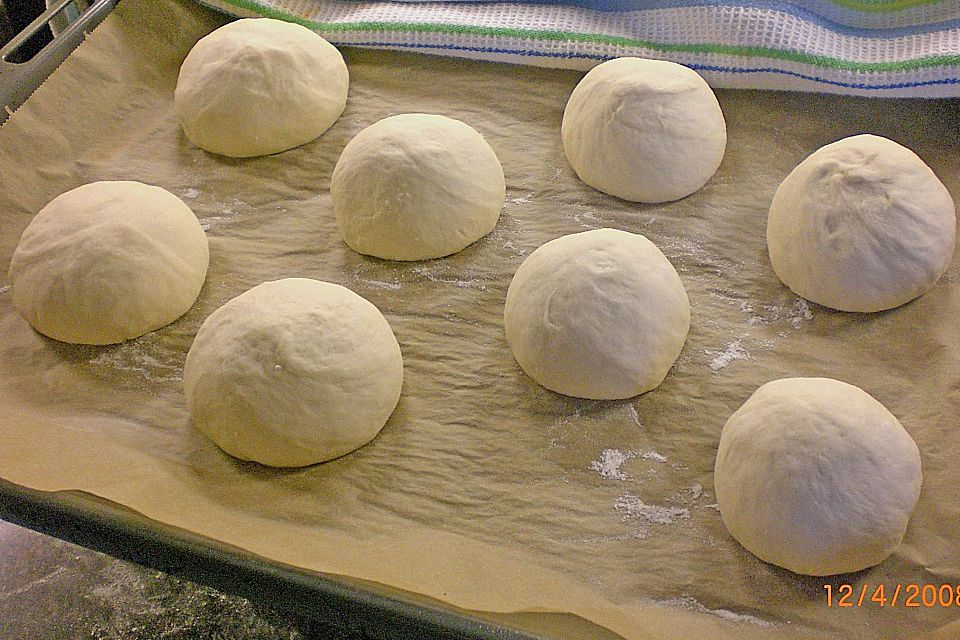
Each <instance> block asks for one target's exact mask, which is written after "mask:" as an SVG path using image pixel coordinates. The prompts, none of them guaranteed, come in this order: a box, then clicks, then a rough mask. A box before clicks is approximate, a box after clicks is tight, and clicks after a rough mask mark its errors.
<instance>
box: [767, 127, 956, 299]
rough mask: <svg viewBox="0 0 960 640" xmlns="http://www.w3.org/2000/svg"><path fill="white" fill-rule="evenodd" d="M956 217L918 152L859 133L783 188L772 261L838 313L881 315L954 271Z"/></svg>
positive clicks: (802, 290)
mask: <svg viewBox="0 0 960 640" xmlns="http://www.w3.org/2000/svg"><path fill="white" fill-rule="evenodd" d="M955 244H956V217H955V213H954V207H953V200H952V199H951V197H950V193H949V192H948V191H947V189H946V187H944V186H943V184H941V182H940V181H939V180H938V179H937V176H936V175H934V173H933V171H931V170H930V168H929V167H928V166H927V165H926V164H924V163H923V160H921V159H920V158H918V157H917V156H916V154H914V153H913V152H912V151H910V150H909V149H907V148H906V147H902V146H900V145H899V144H897V143H896V142H893V141H892V140H887V139H886V138H880V137H878V136H870V135H861V136H854V137H852V138H845V139H843V140H840V141H839V142H834V143H833V144H828V145H827V146H825V147H822V148H820V149H818V150H817V151H815V152H814V153H813V154H812V155H810V156H809V157H808V158H806V159H805V160H804V161H803V162H801V163H800V164H799V165H797V167H796V168H795V169H794V170H793V171H792V172H791V173H790V175H788V176H787V178H786V179H785V180H784V181H783V183H782V184H781V185H780V188H779V189H777V193H776V195H775V196H774V197H773V203H772V204H771V205H770V216H769V218H768V219H767V247H768V249H769V251H770V262H771V263H773V270H774V271H775V272H776V274H777V276H778V277H779V278H780V280H781V281H782V282H783V283H784V284H785V285H787V286H788V287H790V289H791V290H793V292H794V293H796V294H797V295H799V296H802V297H804V298H806V299H808V300H812V301H813V302H816V303H817V304H822V305H824V306H827V307H831V308H833V309H839V310H841V311H881V310H883V309H890V308H892V307H897V306H899V305H901V304H904V303H905V302H909V301H910V300H913V299H914V298H916V297H917V296H919V295H922V294H923V293H925V292H927V291H929V290H930V289H931V288H932V287H933V285H934V284H935V283H936V282H937V280H939V279H940V276H941V275H943V272H944V271H946V270H947V267H948V266H949V265H950V260H951V257H952V256H953V249H954V245H955Z"/></svg>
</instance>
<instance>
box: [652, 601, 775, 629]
mask: <svg viewBox="0 0 960 640" xmlns="http://www.w3.org/2000/svg"><path fill="white" fill-rule="evenodd" d="M656 603H657V604H659V605H662V606H667V607H678V608H681V609H687V610H689V611H696V612H698V613H708V614H710V615H712V616H717V617H718V618H723V619H724V620H727V621H729V622H737V623H741V624H754V625H757V626H758V627H772V626H773V623H772V622H768V621H766V620H763V619H761V618H758V617H756V616H751V615H747V614H744V613H734V612H733V611H729V610H727V609H709V608H707V607H705V606H704V605H702V604H700V603H699V602H697V600H696V598H694V597H692V596H682V597H680V598H674V599H672V600H657V601H656Z"/></svg>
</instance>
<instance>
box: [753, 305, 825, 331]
mask: <svg viewBox="0 0 960 640" xmlns="http://www.w3.org/2000/svg"><path fill="white" fill-rule="evenodd" d="M740 311H741V313H745V314H747V315H748V316H749V317H748V318H747V324H749V325H752V326H763V325H768V324H773V323H775V322H781V321H783V322H787V323H788V324H789V325H790V326H791V327H793V328H794V329H799V328H800V327H801V326H802V325H803V323H804V322H809V321H811V320H813V311H812V310H811V309H810V303H808V302H807V301H806V300H804V299H803V298H799V297H798V298H794V300H793V302H792V303H791V304H789V305H777V304H758V303H753V302H750V301H748V300H743V301H741V302H740Z"/></svg>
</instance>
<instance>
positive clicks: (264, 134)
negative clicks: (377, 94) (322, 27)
mask: <svg viewBox="0 0 960 640" xmlns="http://www.w3.org/2000/svg"><path fill="white" fill-rule="evenodd" d="M348 84H349V74H348V72H347V66H346V65H345V64H344V62H343V57H342V56H341V55H340V52H339V51H337V49H336V47H334V46H333V45H331V44H330V43H329V42H327V41H326V40H324V39H323V38H322V37H320V36H319V35H318V34H316V33H314V32H313V31H311V30H309V29H307V28H306V27H303V26H301V25H298V24H293V23H290V22H284V21H282V20H273V19H270V18H243V19H241V20H236V21H234V22H231V23H229V24H227V25H224V26H222V27H220V28H219V29H217V30H216V31H214V32H213V33H211V34H209V35H207V36H205V37H203V38H201V39H200V41H199V42H197V44H196V45H194V47H193V49H191V50H190V53H189V54H187V57H186V59H184V61H183V65H182V66H181V67H180V75H179V76H178V78H177V88H176V91H175V92H174V108H175V110H176V113H177V118H179V120H180V124H181V126H182V127H183V131H184V133H185V134H186V135H187V138H188V139H189V140H190V142H192V143H193V144H195V145H196V146H198V147H200V148H201V149H205V150H207V151H210V152H211V153H217V154H220V155H224V156H232V157H236V158H246V157H250V156H262V155H268V154H271V153H278V152H280V151H285V150H287V149H292V148H293V147H297V146H299V145H301V144H305V143H307V142H310V141H311V140H313V139H314V138H316V137H317V136H319V135H320V134H322V133H323V132H324V131H326V130H327V129H329V128H330V127H331V126H332V125H333V123H334V122H336V121H337V118H339V117H340V114H341V113H343V109H344V107H345V106H346V104H347V86H348Z"/></svg>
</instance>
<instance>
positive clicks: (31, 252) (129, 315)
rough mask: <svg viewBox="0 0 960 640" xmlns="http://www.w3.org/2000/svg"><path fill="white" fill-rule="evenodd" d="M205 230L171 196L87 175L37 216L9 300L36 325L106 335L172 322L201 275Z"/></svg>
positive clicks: (17, 259)
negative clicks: (88, 180) (89, 180)
mask: <svg viewBox="0 0 960 640" xmlns="http://www.w3.org/2000/svg"><path fill="white" fill-rule="evenodd" d="M209 258H210V254H209V248H208V245H207V236H206V234H205V233H204V232H203V229H202V228H201V227H200V222H199V221H198V220H197V218H196V216H195V215H193V212H192V211H191V210H190V208H189V207H188V206H187V205H185V204H184V203H183V201H181V200H180V199H179V198H177V197H176V196H175V195H173V194H172V193H170V192H169V191H166V190H164V189H161V188H160V187H152V186H150V185H146V184H141V183H139V182H126V181H122V182H92V183H90V184H86V185H83V186H81V187H77V188H76V189H73V190H72V191H67V192H66V193H63V194H61V195H59V196H57V197H56V198H54V199H53V200H51V201H50V203H49V204H47V206H45V207H44V208H43V209H41V210H40V212H39V213H38V214H37V215H36V216H35V217H34V218H33V220H32V221H31V222H30V224H29V225H28V226H27V228H26V229H25V230H24V232H23V235H22V236H21V237H20V243H19V244H18V245H17V248H16V250H15V251H14V252H13V260H12V261H11V262H10V279H11V280H12V288H13V304H14V305H15V306H16V308H17V310H18V311H19V312H20V314H21V315H22V316H23V317H24V318H26V320H27V322H29V323H30V324H31V325H33V328H34V329H36V330H37V331H39V332H40V333H42V334H44V335H45V336H48V337H50V338H54V339H55V340H60V341H62V342H72V343H76V344H112V343H115V342H123V341H124V340H129V339H131V338H136V337H137V336H141V335H143V334H145V333H147V332H149V331H153V330H154V329H159V328H160V327H163V326H165V325H168V324H170V323H171V322H173V321H174V320H176V319H177V318H179V317H180V316H181V315H183V314H184V313H186V311H187V310H188V309H189V308H190V307H191V306H192V305H193V303H194V301H195V300H196V299H197V296H198V295H199V294H200V287H202V286H203V280H204V278H205V277H206V275H207V265H208V262H209Z"/></svg>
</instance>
